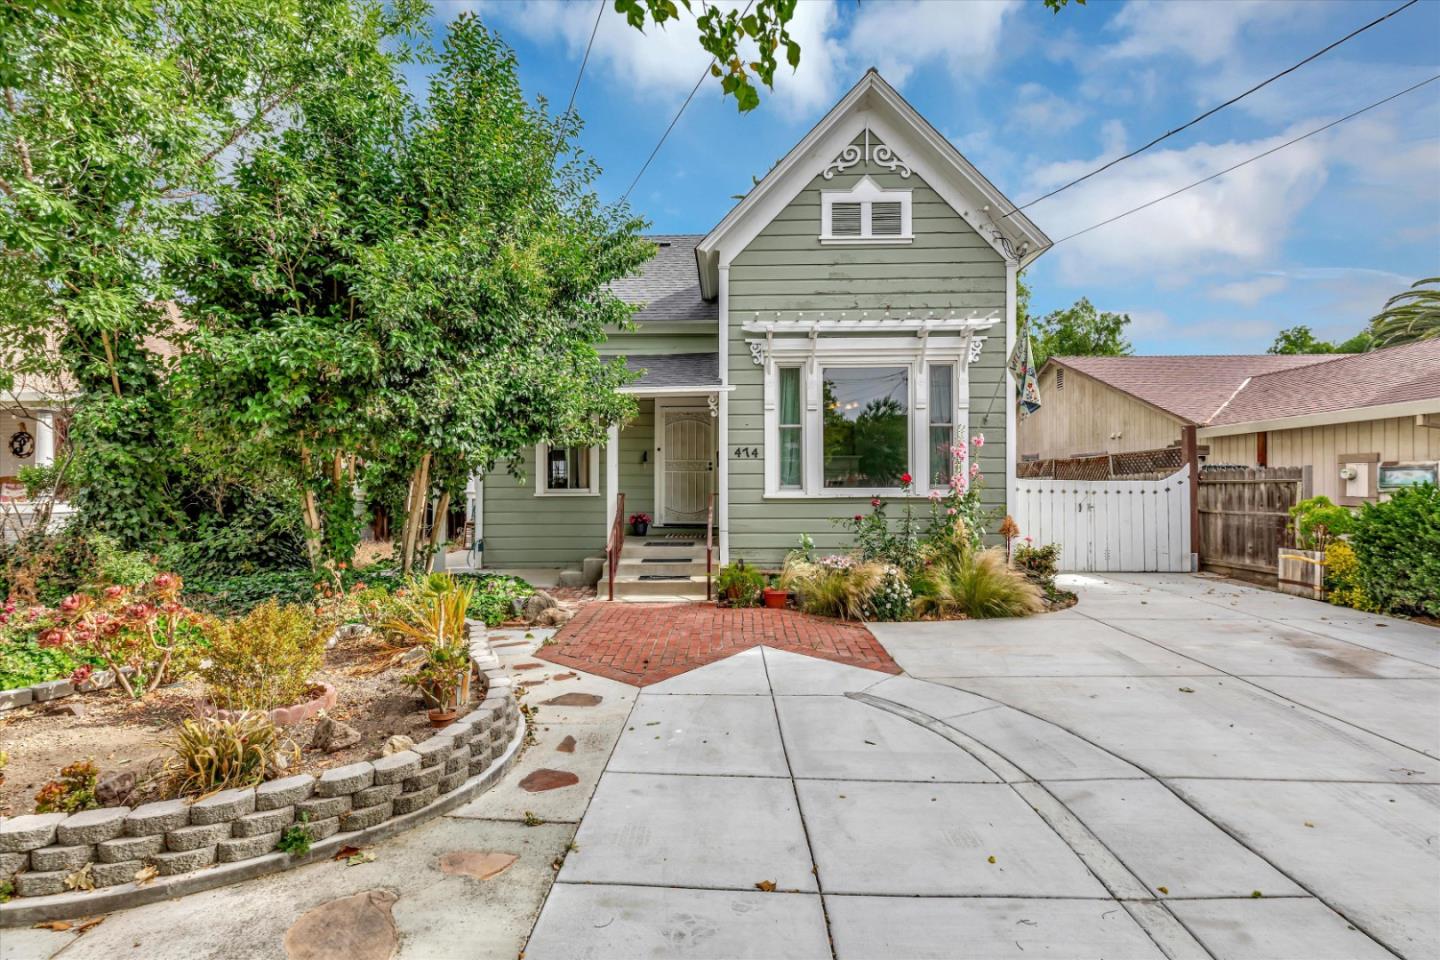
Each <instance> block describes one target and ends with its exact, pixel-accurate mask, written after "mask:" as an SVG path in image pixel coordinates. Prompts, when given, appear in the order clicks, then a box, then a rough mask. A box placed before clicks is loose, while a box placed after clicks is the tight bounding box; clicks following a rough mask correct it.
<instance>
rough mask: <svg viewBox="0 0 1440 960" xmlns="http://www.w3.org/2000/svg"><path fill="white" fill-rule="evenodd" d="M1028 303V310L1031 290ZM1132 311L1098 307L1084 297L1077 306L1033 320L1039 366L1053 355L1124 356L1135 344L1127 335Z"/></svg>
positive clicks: (1031, 327) (1033, 340)
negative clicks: (1123, 311)
mask: <svg viewBox="0 0 1440 960" xmlns="http://www.w3.org/2000/svg"><path fill="white" fill-rule="evenodd" d="M1026 292H1027V297H1026V304H1027V310H1028V291H1026ZM1129 325H1130V315H1129V314H1125V313H1110V312H1108V311H1104V312H1102V311H1099V310H1096V309H1095V306H1094V304H1092V303H1091V302H1090V301H1089V299H1087V298H1085V297H1081V298H1080V299H1079V300H1077V301H1075V304H1074V306H1071V307H1068V308H1066V309H1064V310H1055V311H1053V312H1051V313H1048V314H1046V315H1045V316H1043V317H1040V318H1038V319H1036V320H1033V321H1031V326H1030V336H1031V338H1032V343H1033V345H1034V349H1035V363H1036V366H1037V367H1038V366H1043V365H1044V363H1045V361H1046V360H1049V359H1050V358H1051V357H1060V356H1069V357H1076V356H1078V357H1125V356H1129V355H1130V354H1131V353H1132V352H1133V351H1134V347H1133V346H1131V344H1130V341H1129V340H1128V339H1126V337H1125V328H1126V327H1128V326H1129Z"/></svg>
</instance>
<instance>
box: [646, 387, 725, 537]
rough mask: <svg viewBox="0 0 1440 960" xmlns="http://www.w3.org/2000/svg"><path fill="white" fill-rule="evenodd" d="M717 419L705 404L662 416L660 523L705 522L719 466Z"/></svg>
mask: <svg viewBox="0 0 1440 960" xmlns="http://www.w3.org/2000/svg"><path fill="white" fill-rule="evenodd" d="M714 422H715V420H714V418H713V417H711V416H710V411H709V410H708V409H706V408H704V407H701V408H699V409H690V408H675V407H671V408H668V409H665V410H664V412H663V414H662V416H661V424H662V426H661V430H660V444H659V457H658V459H659V461H660V463H661V465H662V466H661V489H660V497H659V501H658V502H659V504H660V509H659V514H660V516H659V518H658V519H659V522H660V523H662V524H666V523H704V522H705V516H706V511H707V508H708V506H709V496H710V483H711V477H712V476H713V475H714V467H715V442H714V439H713V436H714Z"/></svg>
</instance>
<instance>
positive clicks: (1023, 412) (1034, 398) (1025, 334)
mask: <svg viewBox="0 0 1440 960" xmlns="http://www.w3.org/2000/svg"><path fill="white" fill-rule="evenodd" d="M1010 375H1011V376H1013V377H1014V378H1015V394H1016V400H1017V401H1018V402H1019V404H1020V416H1022V417H1028V416H1030V414H1032V413H1034V412H1035V411H1036V410H1039V409H1040V381H1039V380H1037V379H1036V377H1035V354H1034V352H1033V351H1032V350H1031V348H1030V328H1029V327H1028V326H1027V327H1026V328H1025V329H1024V330H1021V331H1020V336H1019V337H1017V338H1016V340H1015V349H1014V350H1013V351H1011V353H1010Z"/></svg>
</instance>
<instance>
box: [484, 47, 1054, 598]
mask: <svg viewBox="0 0 1440 960" xmlns="http://www.w3.org/2000/svg"><path fill="white" fill-rule="evenodd" d="M653 239H654V240H655V242H656V243H657V245H658V252H657V254H656V256H655V257H654V259H653V260H651V261H650V262H649V263H648V264H646V265H645V267H644V268H643V270H642V271H641V273H640V275H639V276H636V277H633V278H628V279H626V280H624V281H622V282H620V283H618V284H616V285H615V290H616V292H617V293H618V294H619V295H620V296H621V297H622V298H624V299H626V300H627V301H630V302H634V303H637V304H640V305H641V308H640V310H639V312H638V313H637V314H636V316H635V320H636V326H635V329H634V330H633V331H627V332H623V333H621V332H617V333H616V334H615V335H614V336H612V337H611V338H610V339H609V341H608V342H606V343H605V344H603V346H602V347H601V349H602V352H604V353H606V354H610V355H617V356H623V357H624V358H625V360H626V363H627V365H628V366H629V367H631V368H632V369H634V370H636V371H639V372H640V373H641V375H640V377H639V379H638V380H636V381H635V382H634V383H633V384H631V385H630V386H628V387H627V388H626V389H627V390H628V391H630V392H632V393H633V394H634V395H635V396H636V398H637V399H638V401H639V407H640V412H639V416H638V417H636V418H635V419H634V420H633V421H632V422H630V423H627V424H624V425H622V426H619V427H617V428H612V429H611V431H610V436H609V442H608V443H607V444H605V445H603V446H601V447H596V448H593V449H569V450H565V449H550V448H548V447H544V446H542V447H540V448H538V449H536V450H535V451H534V453H533V454H531V455H529V456H527V458H526V463H525V464H524V467H525V470H524V478H523V479H517V478H516V477H513V476H509V475H504V474H492V475H491V476H489V477H486V478H484V480H483V482H479V483H477V484H476V490H475V495H474V497H473V498H472V499H473V501H474V508H475V510H474V512H475V521H476V529H477V537H479V538H480V539H481V540H482V542H483V553H484V562H485V565H486V566H487V567H541V566H544V567H562V568H572V569H578V568H580V567H581V564H582V562H583V561H584V560H585V559H586V558H598V557H600V556H601V555H602V554H603V553H604V550H605V544H606V537H607V534H608V531H609V530H610V528H611V524H612V523H613V522H614V520H615V517H616V511H617V509H618V507H617V494H619V493H622V492H623V493H624V495H625V503H624V510H625V512H626V514H631V513H636V512H644V513H647V514H650V515H651V516H652V517H653V518H654V524H655V527H656V528H657V529H655V530H652V536H651V539H650V541H647V542H652V543H655V544H656V546H655V548H653V555H646V554H644V552H643V546H642V545H641V544H635V545H634V548H633V549H632V548H631V547H627V552H626V558H625V562H624V563H622V564H621V568H622V569H621V570H620V573H621V574H622V576H621V579H622V580H625V581H628V584H627V585H628V586H630V588H631V589H630V590H629V592H630V593H632V594H634V593H650V594H663V595H671V596H693V595H695V593H696V592H697V591H698V593H699V594H700V595H702V596H703V593H704V583H703V573H704V565H703V561H704V553H703V550H704V546H705V532H704V525H705V523H706V519H707V512H708V508H709V505H710V495H711V494H712V493H713V494H714V529H715V536H716V540H717V544H718V550H717V553H718V556H717V557H716V562H717V563H724V562H729V561H733V560H737V559H743V560H745V561H747V562H753V563H755V564H760V565H773V564H777V563H778V562H779V561H780V560H781V559H782V558H783V556H784V555H785V553H786V552H787V551H789V550H790V549H792V548H793V547H794V546H795V545H796V543H797V542H798V539H799V537H800V535H801V534H809V535H810V536H811V537H813V538H814V540H815V543H816V545H817V546H818V547H819V548H820V549H821V550H831V551H838V550H842V549H844V548H846V547H848V546H849V540H848V536H847V534H846V532H845V531H844V530H843V529H841V528H840V527H838V526H836V525H835V524H833V523H832V522H831V518H835V517H850V516H853V515H854V514H856V513H857V512H861V511H863V510H868V509H869V500H870V498H871V497H872V496H875V495H880V496H884V497H887V498H889V499H892V500H893V499H895V498H896V497H898V496H899V494H900V492H901V491H900V485H901V481H900V477H901V475H902V474H906V473H908V474H910V475H911V476H912V477H913V479H914V485H913V487H912V494H913V496H914V497H916V498H917V506H918V507H919V509H920V510H921V511H922V512H923V511H924V510H925V509H926V506H925V504H924V501H925V498H926V497H927V494H928V492H929V490H930V489H931V487H932V485H934V486H943V485H944V484H945V483H946V482H947V481H948V479H949V478H948V469H949V462H950V460H949V453H948V447H949V445H950V444H951V443H952V442H961V441H963V440H964V439H965V438H966V437H967V436H969V435H971V434H973V433H977V432H978V433H983V434H984V435H985V444H984V446H983V447H981V448H980V449H979V450H978V453H979V455H980V464H981V467H982V469H983V470H984V473H985V477H986V480H985V484H986V486H985V493H984V496H985V499H986V500H987V501H988V502H989V503H990V504H992V505H993V506H994V507H996V508H1000V507H1003V506H1004V505H1005V500H1006V491H1007V490H1009V489H1013V487H1014V467H1013V458H1012V456H1011V445H1010V442H1009V441H1010V438H1011V437H1012V436H1013V435H1014V432H1015V431H1014V418H1015V404H1014V402H1013V397H1014V389H1013V386H1012V385H1011V384H1010V383H1009V380H1008V374H1007V372H1006V362H1007V359H1008V356H1009V353H1010V349H1011V347H1012V346H1013V339H1014V336H1015V286H1016V274H1017V273H1018V272H1019V270H1020V269H1022V268H1023V267H1024V266H1026V265H1027V264H1028V263H1030V262H1031V261H1032V260H1034V259H1035V258H1036V257H1037V256H1039V255H1040V254H1041V253H1043V252H1044V251H1045V250H1046V249H1047V248H1048V247H1049V245H1050V240H1049V239H1048V238H1047V237H1046V236H1045V234H1044V233H1042V232H1041V231H1040V229H1039V228H1038V227H1036V226H1035V225H1034V224H1033V223H1031V222H1030V220H1029V219H1027V218H1026V217H1025V215H1024V214H1023V213H1020V212H1016V211H1015V208H1014V205H1013V204H1012V203H1010V201H1008V200H1007V199H1006V198H1005V197H1004V196H1003V195H1001V193H1000V192H999V191H998V190H997V189H996V188H995V187H994V186H993V185H992V184H991V183H990V182H989V181H988V180H986V179H985V177H984V176H983V175H982V174H981V173H980V172H979V171H978V170H976V169H975V168H974V167H973V166H971V164H970V163H969V162H968V161H967V160H966V159H965V158H964V157H963V156H961V154H960V153H959V151H957V150H956V149H955V147H954V146H953V145H951V143H950V142H949V141H948V140H946V139H945V137H943V136H942V135H941V134H939V133H938V132H937V131H936V130H935V129H934V128H933V127H931V126H930V125H929V124H928V123H926V122H925V120H924V119H923V118H922V117H921V116H920V115H919V114H918V113H916V112H915V110H914V108H912V107H911V106H910V105H909V104H908V103H906V102H905V100H904V99H903V98H901V97H900V95H899V94H898V93H896V92H895V90H894V89H893V88H892V87H891V86H890V85H889V84H887V83H886V82H885V81H884V80H883V79H882V78H881V77H880V75H879V74H878V73H877V72H875V71H874V70H871V71H870V72H868V73H867V74H866V75H865V76H864V78H863V79H862V80H861V81H860V82H859V83H858V84H857V85H856V86H855V87H854V88H853V89H852V90H851V91H850V92H849V93H848V94H846V96H845V97H844V98H843V99H842V100H841V101H840V102H839V103H838V104H836V106H835V107H834V108H833V109H832V110H831V111H830V112H829V113H828V114H827V115H826V116H825V118H824V119H823V120H821V121H820V123H819V124H818V125H817V126H816V127H815V128H814V129H813V130H811V131H810V133H809V134H808V135H806V137H805V138H804V139H803V140H801V141H800V143H798V144H797V145H796V146H795V147H794V149H792V150H791V151H790V153H789V154H787V155H786V156H785V157H784V159H782V160H781V161H780V163H778V164H777V165H776V166H775V167H774V168H773V169H772V170H771V171H770V172H769V174H768V175H766V177H765V178H764V179H763V180H762V181H760V183H759V184H757V185H756V186H755V187H754V189H752V190H751V191H750V192H749V194H748V195H747V196H746V197H745V198H744V199H743V200H742V201H741V202H740V203H739V204H737V205H736V206H735V208H734V209H733V210H731V211H730V213H729V214H728V215H727V216H726V217H725V218H724V219H723V220H722V221H721V222H720V223H719V224H718V225H717V226H715V228H714V229H712V230H711V231H710V232H709V233H708V234H706V235H705V236H703V237H702V236H661V237H655V238H653ZM620 519H621V521H622V522H623V521H624V519H625V518H624V517H621V518H620ZM672 528H674V530H672ZM675 531H679V537H680V538H679V539H673V540H672V542H673V543H675V544H685V543H686V542H687V540H688V541H689V542H694V543H695V547H693V548H687V547H684V546H675V547H673V548H665V547H661V546H660V544H661V542H662V540H661V539H659V538H664V537H665V536H667V535H671V534H673V533H674V532H675ZM657 534H658V535H659V538H657V537H656V535H657ZM696 549H698V550H699V551H700V552H699V553H698V555H697V554H696V552H695V550H696ZM597 563H598V562H592V564H591V568H592V571H593V569H595V567H596V566H597ZM697 563H698V570H697V568H696V564H697ZM646 571H653V572H649V573H647V572H646ZM642 577H643V578H644V579H643V580H642V579H641V578H642ZM692 577H693V579H690V580H689V582H677V580H676V578H692Z"/></svg>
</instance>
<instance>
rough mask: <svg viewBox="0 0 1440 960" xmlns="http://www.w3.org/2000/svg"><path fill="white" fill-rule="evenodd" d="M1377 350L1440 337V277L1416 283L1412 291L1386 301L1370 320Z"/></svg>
mask: <svg viewBox="0 0 1440 960" xmlns="http://www.w3.org/2000/svg"><path fill="white" fill-rule="evenodd" d="M1370 333H1371V334H1372V335H1373V336H1374V338H1375V339H1374V344H1373V348H1380V347H1396V346H1399V345H1400V344H1402V343H1415V342H1417V341H1419V340H1433V339H1435V338H1436V337H1440V277H1428V278H1426V279H1424V280H1416V281H1415V282H1414V283H1413V284H1411V285H1410V289H1409V290H1406V291H1404V292H1402V293H1397V294H1395V296H1393V297H1391V298H1390V299H1389V300H1387V301H1385V309H1383V310H1381V311H1380V312H1379V313H1378V314H1376V315H1375V316H1374V317H1373V318H1371V320H1370Z"/></svg>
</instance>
